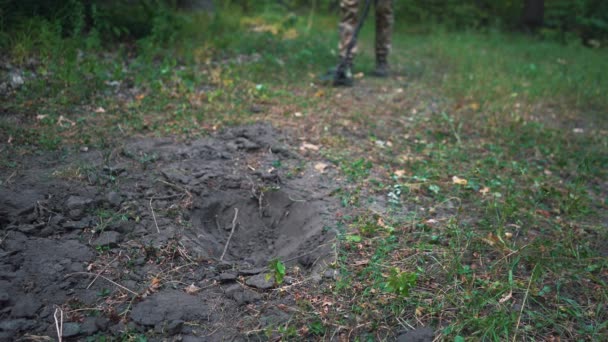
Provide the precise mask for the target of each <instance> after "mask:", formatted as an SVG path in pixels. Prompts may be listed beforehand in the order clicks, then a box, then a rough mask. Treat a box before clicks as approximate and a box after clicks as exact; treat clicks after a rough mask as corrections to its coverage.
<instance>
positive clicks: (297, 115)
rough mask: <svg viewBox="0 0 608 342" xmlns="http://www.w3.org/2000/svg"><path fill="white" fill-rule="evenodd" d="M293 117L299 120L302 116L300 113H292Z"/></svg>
mask: <svg viewBox="0 0 608 342" xmlns="http://www.w3.org/2000/svg"><path fill="white" fill-rule="evenodd" d="M293 116H295V117H296V118H299V117H301V116H302V113H300V112H295V113H293Z"/></svg>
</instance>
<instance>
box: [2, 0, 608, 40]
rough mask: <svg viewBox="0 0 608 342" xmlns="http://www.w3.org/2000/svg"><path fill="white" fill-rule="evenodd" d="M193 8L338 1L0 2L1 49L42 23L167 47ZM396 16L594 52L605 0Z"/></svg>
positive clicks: (605, 15)
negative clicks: (575, 44) (182, 15)
mask: <svg viewBox="0 0 608 342" xmlns="http://www.w3.org/2000/svg"><path fill="white" fill-rule="evenodd" d="M363 1H364V0H361V2H363ZM193 8H198V9H203V10H206V11H208V12H209V13H219V12H222V11H226V10H227V9H230V11H231V13H233V11H234V10H235V9H239V10H240V11H242V12H243V13H245V14H250V13H253V12H260V11H265V12H268V11H275V12H277V13H285V12H286V11H288V12H295V13H298V12H302V13H308V12H311V11H313V12H315V13H316V14H321V15H327V14H337V13H338V11H339V0H255V1H254V0H223V1H219V0H216V1H213V0H67V1H66V0H43V1H39V0H0V32H1V36H0V42H1V46H3V47H6V46H7V45H10V38H11V32H14V31H17V30H18V31H23V30H24V29H27V28H28V26H32V25H34V22H36V21H38V22H40V21H41V20H43V21H46V22H48V23H50V24H51V27H50V28H49V29H52V30H53V31H55V32H58V33H59V32H60V33H61V34H62V35H63V36H70V35H72V36H73V35H80V34H83V33H86V34H91V33H92V34H93V36H95V37H97V38H98V39H100V40H102V41H107V40H116V39H119V40H133V39H140V38H144V37H148V36H150V35H156V38H157V39H160V40H167V39H170V38H171V32H170V31H171V30H172V29H178V28H179V26H180V25H182V23H181V22H180V20H179V19H177V18H176V17H175V14H176V13H178V12H180V11H184V10H189V9H193ZM395 10H396V18H397V23H398V25H409V26H410V27H411V28H412V30H423V29H425V28H429V27H435V26H438V25H439V26H441V27H444V28H446V29H448V30H463V29H467V30H470V29H475V30H488V29H493V30H496V29H498V30H503V31H524V32H528V33H532V34H535V35H538V36H540V37H542V38H543V39H551V40H556V41H560V42H564V43H565V42H569V41H573V40H577V41H580V42H581V43H582V44H584V45H587V46H593V47H598V46H602V45H604V43H605V42H606V41H607V40H608V1H605V0H547V1H544V0H502V1H497V0H395Z"/></svg>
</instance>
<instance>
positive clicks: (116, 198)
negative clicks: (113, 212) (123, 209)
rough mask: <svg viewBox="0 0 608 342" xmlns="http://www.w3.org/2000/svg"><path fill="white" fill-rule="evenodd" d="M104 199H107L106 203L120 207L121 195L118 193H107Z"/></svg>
mask: <svg viewBox="0 0 608 342" xmlns="http://www.w3.org/2000/svg"><path fill="white" fill-rule="evenodd" d="M106 199H107V200H108V203H110V205H111V206H113V207H120V204H121V203H122V196H120V194H119V193H117V192H115V191H112V192H110V193H108V195H107V197H106Z"/></svg>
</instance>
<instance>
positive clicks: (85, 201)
mask: <svg viewBox="0 0 608 342" xmlns="http://www.w3.org/2000/svg"><path fill="white" fill-rule="evenodd" d="M92 202H93V200H91V199H90V198H85V197H80V196H70V197H69V198H68V200H67V201H66V202H65V206H66V207H67V208H68V210H74V209H84V208H86V207H87V206H88V205H89V204H91V203H92Z"/></svg>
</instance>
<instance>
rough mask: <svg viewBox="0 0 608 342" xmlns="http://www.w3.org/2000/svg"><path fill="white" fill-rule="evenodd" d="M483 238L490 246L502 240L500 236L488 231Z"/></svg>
mask: <svg viewBox="0 0 608 342" xmlns="http://www.w3.org/2000/svg"><path fill="white" fill-rule="evenodd" d="M481 239H482V240H483V241H484V242H485V243H487V244H488V245H490V246H494V245H496V244H498V243H499V242H500V239H499V238H498V236H496V235H494V234H493V233H488V235H487V236H486V237H485V238H481Z"/></svg>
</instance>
